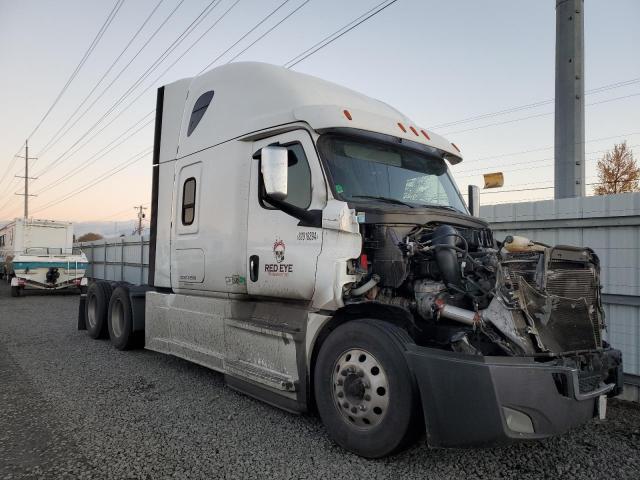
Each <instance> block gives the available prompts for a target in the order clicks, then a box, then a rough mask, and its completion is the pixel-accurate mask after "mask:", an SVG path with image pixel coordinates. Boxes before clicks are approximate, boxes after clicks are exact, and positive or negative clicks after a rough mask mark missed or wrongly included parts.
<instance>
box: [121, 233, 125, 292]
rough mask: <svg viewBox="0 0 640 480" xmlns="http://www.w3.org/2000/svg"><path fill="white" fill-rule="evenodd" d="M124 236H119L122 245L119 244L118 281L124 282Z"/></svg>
mask: <svg viewBox="0 0 640 480" xmlns="http://www.w3.org/2000/svg"><path fill="white" fill-rule="evenodd" d="M124 238H125V237H122V238H121V242H122V245H121V246H120V281H121V282H124Z"/></svg>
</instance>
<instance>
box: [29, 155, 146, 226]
mask: <svg viewBox="0 0 640 480" xmlns="http://www.w3.org/2000/svg"><path fill="white" fill-rule="evenodd" d="M152 150H153V148H145V149H144V150H143V151H142V152H139V153H137V154H136V155H133V156H132V157H129V158H128V159H127V160H125V161H124V162H123V163H121V164H119V165H117V166H115V167H114V168H112V169H111V170H109V171H107V172H105V173H103V174H102V175H100V176H98V177H97V178H95V179H93V180H91V181H90V182H88V183H86V184H84V185H82V186H81V187H80V188H78V189H76V190H74V191H72V192H69V193H67V194H65V195H63V196H62V197H59V198H57V199H55V200H53V201H51V202H49V203H47V204H45V205H43V206H41V207H39V208H36V209H35V210H34V212H33V213H37V212H41V211H43V210H46V209H48V208H51V207H53V206H55V205H58V204H59V203H62V202H65V201H67V200H69V199H71V198H73V197H75V196H76V195H79V194H80V193H82V192H84V191H86V190H88V189H89V188H91V187H94V186H95V185H97V184H99V183H102V182H104V181H105V180H107V179H108V178H111V177H113V176H114V175H116V174H117V173H120V172H121V171H122V170H124V169H126V168H129V167H130V166H132V165H134V164H136V163H137V162H139V161H140V160H143V159H145V158H146V157H148V156H149V155H151V151H152Z"/></svg>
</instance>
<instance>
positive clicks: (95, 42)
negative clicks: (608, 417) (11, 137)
mask: <svg viewBox="0 0 640 480" xmlns="http://www.w3.org/2000/svg"><path fill="white" fill-rule="evenodd" d="M123 3H124V0H117V1H116V3H115V4H114V6H113V8H112V9H111V11H110V12H109V15H108V16H107V19H106V20H105V21H104V23H103V24H102V26H101V27H100V30H98V33H97V34H96V36H95V37H94V39H93V40H92V42H91V43H90V44H89V47H88V48H87V50H86V51H85V53H84V55H83V56H82V58H81V59H80V62H79V63H78V65H76V68H75V69H74V70H73V72H72V73H71V75H70V76H69V78H68V79H67V81H66V83H65V84H64V86H63V87H62V90H60V92H59V93H58V95H57V96H56V98H55V99H54V101H53V103H52V104H51V105H50V106H49V108H48V109H47V111H46V112H45V114H44V115H43V116H42V118H41V119H40V121H39V122H38V123H37V124H36V126H35V127H34V129H33V130H32V131H31V133H30V134H29V135H28V136H27V139H30V138H31V137H32V136H33V135H35V133H36V132H37V131H38V129H39V128H40V127H41V126H42V124H43V123H44V121H45V120H46V119H47V117H48V116H49V114H50V113H51V111H52V110H53V108H54V107H55V106H56V105H57V103H58V102H59V101H60V99H61V98H62V96H63V95H64V93H65V92H66V91H67V89H68V88H69V85H71V83H72V82H73V80H74V79H75V78H76V77H77V76H78V73H79V72H80V70H81V69H82V67H83V66H84V64H85V63H86V61H87V60H88V59H89V57H90V56H91V53H92V52H93V50H95V48H96V46H97V45H98V43H99V42H100V40H101V39H102V37H103V35H104V33H105V32H106V30H107V28H108V27H109V25H111V22H113V19H114V18H115V16H116V14H117V13H118V11H119V10H120V8H121V7H122V4H123ZM23 147H24V144H21V145H20V148H19V149H18V151H17V152H16V154H15V155H14V156H13V158H12V160H11V162H10V163H9V166H8V167H7V169H6V170H5V172H4V174H3V175H2V178H0V185H2V182H4V180H5V179H6V178H7V176H8V175H9V174H10V173H11V171H12V169H13V167H14V165H15V163H16V160H17V156H18V155H20V152H22V149H23Z"/></svg>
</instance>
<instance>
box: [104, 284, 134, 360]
mask: <svg viewBox="0 0 640 480" xmlns="http://www.w3.org/2000/svg"><path fill="white" fill-rule="evenodd" d="M108 329H109V338H110V339H111V343H112V344H113V346H114V347H116V348H117V349H118V350H131V349H132V348H137V347H139V346H140V332H134V331H133V309H132V306H131V297H129V289H128V288H127V287H126V286H124V285H121V286H119V287H116V289H115V290H114V291H113V293H112V294H111V300H110V301H109V315H108Z"/></svg>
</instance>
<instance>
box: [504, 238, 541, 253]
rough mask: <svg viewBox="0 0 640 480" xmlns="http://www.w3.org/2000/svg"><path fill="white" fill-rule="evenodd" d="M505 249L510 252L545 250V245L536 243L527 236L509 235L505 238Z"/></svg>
mask: <svg viewBox="0 0 640 480" xmlns="http://www.w3.org/2000/svg"><path fill="white" fill-rule="evenodd" d="M504 249H505V250H506V251H507V252H509V253H516V252H543V251H544V246H542V245H539V244H536V243H535V242H533V241H532V240H529V239H528V238H527V237H519V236H517V235H509V236H508V237H505V239H504Z"/></svg>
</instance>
